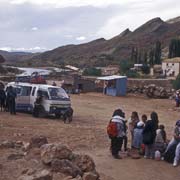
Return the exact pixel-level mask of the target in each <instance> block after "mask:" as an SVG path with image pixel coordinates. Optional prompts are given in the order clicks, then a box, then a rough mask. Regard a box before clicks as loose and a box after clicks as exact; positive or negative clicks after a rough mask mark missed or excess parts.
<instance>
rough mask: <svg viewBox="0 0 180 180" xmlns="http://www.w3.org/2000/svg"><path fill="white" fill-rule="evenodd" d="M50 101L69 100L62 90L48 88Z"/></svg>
mask: <svg viewBox="0 0 180 180" xmlns="http://www.w3.org/2000/svg"><path fill="white" fill-rule="evenodd" d="M48 91H49V94H50V97H51V99H52V100H57V99H65V98H69V97H68V95H67V94H66V92H65V91H64V89H62V88H48Z"/></svg>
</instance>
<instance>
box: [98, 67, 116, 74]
mask: <svg viewBox="0 0 180 180" xmlns="http://www.w3.org/2000/svg"><path fill="white" fill-rule="evenodd" d="M97 69H101V74H102V76H111V75H115V74H118V73H119V66H117V65H109V66H107V67H100V68H97Z"/></svg>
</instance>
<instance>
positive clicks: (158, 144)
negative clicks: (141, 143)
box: [154, 124, 166, 153]
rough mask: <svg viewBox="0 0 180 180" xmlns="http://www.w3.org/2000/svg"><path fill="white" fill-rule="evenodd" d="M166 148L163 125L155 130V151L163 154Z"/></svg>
mask: <svg viewBox="0 0 180 180" xmlns="http://www.w3.org/2000/svg"><path fill="white" fill-rule="evenodd" d="M165 148H166V131H165V127H164V125H162V124H161V125H159V128H158V129H157V130H156V139H155V147H154V150H155V151H157V150H158V151H160V153H164V151H165Z"/></svg>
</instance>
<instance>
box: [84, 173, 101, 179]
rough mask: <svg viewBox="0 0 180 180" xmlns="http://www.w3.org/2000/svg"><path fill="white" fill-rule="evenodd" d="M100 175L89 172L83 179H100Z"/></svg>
mask: <svg viewBox="0 0 180 180" xmlns="http://www.w3.org/2000/svg"><path fill="white" fill-rule="evenodd" d="M98 178H99V176H98V175H97V174H95V173H93V172H87V173H84V175H83V178H82V179H83V180H98Z"/></svg>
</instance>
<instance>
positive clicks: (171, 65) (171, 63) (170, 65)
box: [162, 57, 180, 77]
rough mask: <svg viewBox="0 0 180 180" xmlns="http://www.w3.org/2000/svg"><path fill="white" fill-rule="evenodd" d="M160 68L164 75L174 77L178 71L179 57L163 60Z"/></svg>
mask: <svg viewBox="0 0 180 180" xmlns="http://www.w3.org/2000/svg"><path fill="white" fill-rule="evenodd" d="M162 70H163V74H164V75H165V76H168V77H176V76H177V75H178V74H179V73H180V57H176V58H171V59H166V60H164V61H163V62H162Z"/></svg>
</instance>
